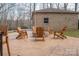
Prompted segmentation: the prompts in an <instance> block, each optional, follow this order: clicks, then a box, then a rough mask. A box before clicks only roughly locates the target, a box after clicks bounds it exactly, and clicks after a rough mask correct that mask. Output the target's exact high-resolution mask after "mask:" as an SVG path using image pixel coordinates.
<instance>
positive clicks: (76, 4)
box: [75, 3, 78, 12]
mask: <svg viewBox="0 0 79 59" xmlns="http://www.w3.org/2000/svg"><path fill="white" fill-rule="evenodd" d="M77 7H78V3H75V12H76V11H77Z"/></svg>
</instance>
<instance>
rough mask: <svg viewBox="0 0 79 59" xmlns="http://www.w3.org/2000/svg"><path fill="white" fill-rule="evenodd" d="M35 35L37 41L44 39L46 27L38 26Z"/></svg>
mask: <svg viewBox="0 0 79 59" xmlns="http://www.w3.org/2000/svg"><path fill="white" fill-rule="evenodd" d="M34 29H35V28H34ZM34 37H35V40H36V41H44V29H43V28H42V27H36V33H35V34H34Z"/></svg>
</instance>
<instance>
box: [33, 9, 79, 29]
mask: <svg viewBox="0 0 79 59" xmlns="http://www.w3.org/2000/svg"><path fill="white" fill-rule="evenodd" d="M32 20H33V26H41V27H43V28H44V29H45V30H47V29H48V27H49V28H50V29H52V30H59V29H61V28H62V27H63V26H67V29H73V30H76V29H78V12H74V11H70V10H61V9H55V8H47V9H41V10H37V11H35V12H33V13H32Z"/></svg>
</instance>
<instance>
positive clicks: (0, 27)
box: [0, 25, 8, 36]
mask: <svg viewBox="0 0 79 59" xmlns="http://www.w3.org/2000/svg"><path fill="white" fill-rule="evenodd" d="M0 31H1V32H2V33H3V35H4V36H6V35H7V34H8V27H7V25H1V26H0Z"/></svg>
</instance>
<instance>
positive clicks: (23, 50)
mask: <svg viewBox="0 0 79 59" xmlns="http://www.w3.org/2000/svg"><path fill="white" fill-rule="evenodd" d="M17 35H18V34H17V33H16V32H14V33H10V34H9V44H10V52H11V55H12V56H79V38H76V37H69V36H67V39H64V40H63V39H53V35H52V34H51V35H48V36H46V37H45V41H35V40H34V39H35V38H34V37H32V31H28V35H29V37H28V39H20V40H17V39H16V36H17ZM3 55H4V56H7V55H8V54H7V48H6V44H3Z"/></svg>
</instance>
